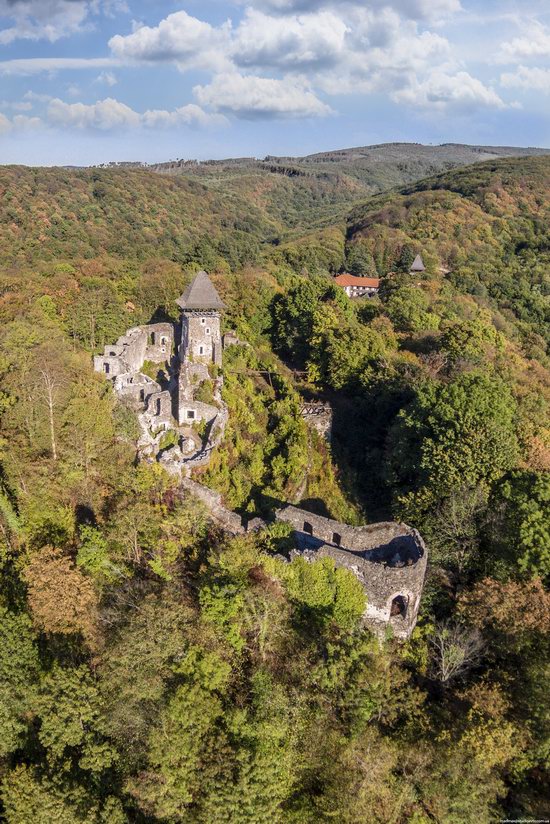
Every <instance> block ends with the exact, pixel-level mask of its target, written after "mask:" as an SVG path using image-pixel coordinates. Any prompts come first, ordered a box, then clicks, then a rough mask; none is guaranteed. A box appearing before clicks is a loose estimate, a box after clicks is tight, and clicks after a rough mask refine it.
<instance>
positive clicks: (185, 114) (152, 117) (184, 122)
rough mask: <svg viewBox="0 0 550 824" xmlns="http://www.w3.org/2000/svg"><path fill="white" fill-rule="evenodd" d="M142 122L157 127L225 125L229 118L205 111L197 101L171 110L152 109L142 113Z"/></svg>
mask: <svg viewBox="0 0 550 824" xmlns="http://www.w3.org/2000/svg"><path fill="white" fill-rule="evenodd" d="M142 123H143V125H144V126H147V127H148V128H151V129H155V128H173V127H175V126H215V125H218V126H223V125H225V124H226V123H227V120H226V118H225V117H224V116H223V115H221V114H209V113H208V112H205V111H204V109H201V107H200V106H197V105H196V103H188V104H187V105H186V106H181V107H180V108H179V109H174V111H171V112H168V111H165V110H164V109H151V110H149V111H147V112H145V113H144V114H143V115H142Z"/></svg>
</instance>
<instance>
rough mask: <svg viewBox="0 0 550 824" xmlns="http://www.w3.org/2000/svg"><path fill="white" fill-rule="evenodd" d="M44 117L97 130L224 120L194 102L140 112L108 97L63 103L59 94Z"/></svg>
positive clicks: (55, 122) (70, 126) (72, 126)
mask: <svg viewBox="0 0 550 824" xmlns="http://www.w3.org/2000/svg"><path fill="white" fill-rule="evenodd" d="M47 120H48V122H49V123H50V124H51V125H53V126H57V127H62V128H68V129H91V130H99V131H113V130H119V129H135V128H139V127H140V126H144V127H146V128H173V127H175V126H208V125H214V124H216V125H220V124H222V123H223V122H225V118H223V117H221V116H219V115H212V114H208V113H207V112H204V111H203V110H202V109H201V108H200V106H197V105H196V104H194V103H190V104H188V105H187V106H182V107H181V108H179V109H175V110H174V111H171V112H169V111H165V110H161V109H156V110H150V111H146V112H144V113H143V114H140V113H139V112H136V111H134V110H133V109H131V108H130V107H129V106H127V105H126V104H125V103H121V102H120V101H118V100H115V99H114V98H112V97H107V98H105V100H98V101H97V102H96V103H90V104H87V103H66V102H65V101H63V100H60V99H59V98H54V99H53V100H50V102H49V104H48V108H47Z"/></svg>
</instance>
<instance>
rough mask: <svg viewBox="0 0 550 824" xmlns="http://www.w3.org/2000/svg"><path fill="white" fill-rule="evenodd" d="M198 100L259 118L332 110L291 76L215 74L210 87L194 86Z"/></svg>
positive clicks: (305, 114)
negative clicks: (287, 77)
mask: <svg viewBox="0 0 550 824" xmlns="http://www.w3.org/2000/svg"><path fill="white" fill-rule="evenodd" d="M193 91H194V93H195V95H196V97H197V100H198V101H199V103H201V104H202V105H203V106H208V107H209V108H211V109H213V110H214V111H216V112H223V113H226V114H233V115H235V116H236V117H240V118H245V119H248V120H255V119H260V118H277V117H279V118H294V117H319V116H320V115H326V114H329V113H330V111H331V109H330V107H329V106H327V105H326V104H325V103H323V102H322V101H321V100H319V98H318V97H316V96H315V94H314V93H313V92H312V91H310V90H309V89H307V88H306V87H304V86H303V85H301V84H300V83H298V82H296V81H293V80H291V79H285V80H278V79H274V78H269V77H255V76H253V75H242V74H238V73H237V72H232V73H231V74H220V75H216V77H214V79H213V80H212V83H210V84H209V85H207V86H195V88H194V89H193Z"/></svg>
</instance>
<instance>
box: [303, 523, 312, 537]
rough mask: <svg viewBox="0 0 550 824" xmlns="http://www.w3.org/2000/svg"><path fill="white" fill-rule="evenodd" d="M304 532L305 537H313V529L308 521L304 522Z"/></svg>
mask: <svg viewBox="0 0 550 824" xmlns="http://www.w3.org/2000/svg"><path fill="white" fill-rule="evenodd" d="M304 532H305V533H306V534H307V535H313V527H312V526H311V524H310V523H309V521H304Z"/></svg>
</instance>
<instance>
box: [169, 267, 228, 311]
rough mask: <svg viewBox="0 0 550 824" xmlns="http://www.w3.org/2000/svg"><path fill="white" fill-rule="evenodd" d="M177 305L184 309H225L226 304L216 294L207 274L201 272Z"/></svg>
mask: <svg viewBox="0 0 550 824" xmlns="http://www.w3.org/2000/svg"><path fill="white" fill-rule="evenodd" d="M176 303H177V304H178V306H180V307H181V308H182V309H224V308H225V303H224V302H223V301H222V299H221V298H220V296H219V295H218V293H217V292H216V290H215V288H214V285H213V283H212V281H211V280H210V278H209V277H208V275H207V274H206V272H199V273H198V275H196V277H195V278H194V279H193V280H192V281H191V283H190V284H189V286H188V287H187V289H186V290H185V292H184V293H183V295H182V296H181V297H180V298H178V299H177V301H176Z"/></svg>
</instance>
